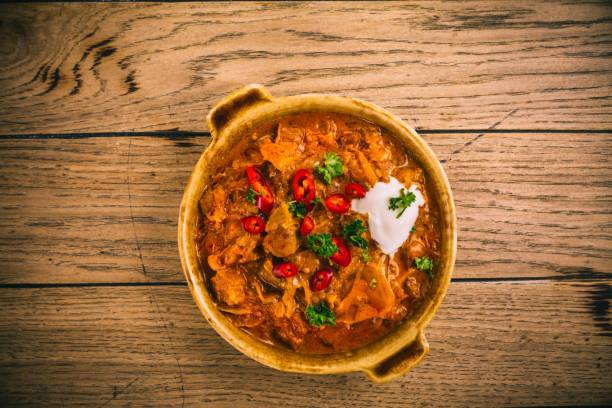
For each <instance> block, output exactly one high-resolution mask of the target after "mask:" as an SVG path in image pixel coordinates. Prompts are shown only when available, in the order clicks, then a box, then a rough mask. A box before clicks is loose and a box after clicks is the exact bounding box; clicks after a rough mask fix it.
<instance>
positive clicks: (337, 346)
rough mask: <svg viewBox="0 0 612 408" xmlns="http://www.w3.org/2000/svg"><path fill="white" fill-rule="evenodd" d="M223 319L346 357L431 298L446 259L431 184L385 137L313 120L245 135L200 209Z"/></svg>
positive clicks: (340, 118) (289, 121)
mask: <svg viewBox="0 0 612 408" xmlns="http://www.w3.org/2000/svg"><path fill="white" fill-rule="evenodd" d="M200 210H201V215H200V218H199V220H198V236H197V245H198V254H199V257H200V261H201V264H202V266H203V269H204V270H205V274H206V281H207V284H208V287H209V290H210V291H211V293H212V295H213V297H214V299H215V301H216V304H217V306H218V308H219V309H220V310H221V311H223V312H224V313H225V314H226V316H227V317H228V318H229V319H230V320H231V321H232V322H233V323H234V324H235V325H236V326H238V327H240V328H241V329H243V330H245V331H247V332H248V333H250V334H251V335H253V336H256V337H257V338H259V339H260V340H262V341H265V342H269V343H273V344H279V345H281V344H282V345H285V346H287V347H290V348H291V349H293V350H295V351H297V352H301V353H317V354H325V353H334V352H342V351H349V350H352V349H355V348H357V347H360V346H363V345H365V344H368V343H370V342H372V341H374V340H376V339H378V338H380V337H381V336H384V335H385V334H386V333H388V332H389V331H390V330H391V329H392V328H393V327H394V326H396V325H397V324H398V323H399V322H400V321H402V320H403V319H405V318H406V317H407V316H409V315H410V314H411V313H412V312H413V311H414V310H415V309H416V307H417V306H418V304H419V302H421V301H422V299H424V298H425V297H426V296H427V292H428V290H429V287H430V284H431V281H432V279H433V278H434V276H435V271H436V265H437V262H438V258H439V252H438V247H439V231H438V211H437V207H436V204H435V203H434V202H433V201H432V199H431V198H430V195H429V194H428V184H427V175H426V174H424V172H423V170H422V169H421V167H419V165H418V163H417V162H416V161H415V160H414V159H413V158H412V157H411V156H410V154H409V153H408V152H406V150H405V149H404V148H403V147H401V146H400V145H399V143H397V142H396V141H395V140H394V139H393V138H392V137H391V136H390V135H388V134H387V133H386V132H385V131H383V130H382V129H380V128H379V127H377V126H375V125H373V124H371V123H368V122H366V121H364V120H361V119H358V118H355V117H353V116H349V115H343V114H335V113H322V112H311V113H301V114H296V115H291V116H286V117H282V118H279V119H278V120H275V121H273V122H270V123H267V124H264V125H262V126H258V127H256V128H254V129H249V130H246V131H245V134H244V137H243V138H242V139H241V141H240V142H239V143H238V144H237V145H236V146H234V147H233V148H232V149H231V151H229V152H228V155H227V157H224V158H222V159H221V160H219V166H218V169H217V172H216V173H215V174H214V175H213V176H212V179H211V180H210V183H209V185H207V186H206V188H205V191H204V194H203V196H202V198H201V200H200Z"/></svg>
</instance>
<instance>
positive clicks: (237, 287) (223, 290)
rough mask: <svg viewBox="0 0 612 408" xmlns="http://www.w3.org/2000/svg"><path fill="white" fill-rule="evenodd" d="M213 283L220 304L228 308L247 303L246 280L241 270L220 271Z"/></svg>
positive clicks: (228, 269) (212, 280) (227, 269)
mask: <svg viewBox="0 0 612 408" xmlns="http://www.w3.org/2000/svg"><path fill="white" fill-rule="evenodd" d="M211 282H212V284H213V287H214V289H215V292H216V293H217V297H218V298H219V301H220V302H222V303H224V304H226V305H228V306H236V305H239V304H241V303H243V302H244V301H245V299H246V293H245V286H246V280H245V279H244V276H242V273H241V272H240V270H238V269H232V268H226V269H220V270H218V271H217V273H216V274H215V276H213V277H212V279H211Z"/></svg>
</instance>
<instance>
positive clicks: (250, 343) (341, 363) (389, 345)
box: [178, 85, 457, 382]
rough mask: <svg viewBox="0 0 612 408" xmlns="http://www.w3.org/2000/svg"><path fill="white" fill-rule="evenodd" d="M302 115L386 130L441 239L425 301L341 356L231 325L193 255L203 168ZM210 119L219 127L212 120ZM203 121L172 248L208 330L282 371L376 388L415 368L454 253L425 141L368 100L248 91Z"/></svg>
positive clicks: (449, 200) (438, 172)
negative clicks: (416, 168)
mask: <svg viewBox="0 0 612 408" xmlns="http://www.w3.org/2000/svg"><path fill="white" fill-rule="evenodd" d="M220 111H222V113H223V114H222V115H221V114H219V112H220ZM308 111H325V112H336V113H345V114H349V115H353V116H355V117H357V118H361V119H364V120H367V121H369V122H372V123H374V124H376V125H378V126H380V127H382V128H384V129H386V130H387V131H388V133H389V134H390V135H392V137H394V138H395V139H396V140H398V141H399V143H401V144H402V146H404V148H406V149H407V150H408V151H409V152H410V154H411V155H412V156H413V157H415V158H416V160H417V161H418V162H419V164H420V165H421V166H422V167H423V169H424V171H425V172H426V174H427V175H428V179H429V180H428V181H429V183H431V184H432V186H433V187H434V188H433V192H434V193H435V194H434V195H435V200H436V202H437V204H438V206H439V208H440V215H441V224H442V225H441V233H442V239H443V240H442V241H441V242H442V245H441V256H440V264H439V266H438V270H437V273H436V277H435V278H434V283H433V285H432V287H431V288H430V292H429V293H428V296H427V297H426V298H425V299H424V300H423V301H422V302H421V303H420V304H419V306H418V307H417V310H416V311H415V312H414V313H413V314H412V315H410V316H408V317H407V318H405V319H404V320H403V321H402V322H401V323H399V324H398V325H397V326H396V327H395V328H394V329H393V330H392V331H391V332H390V333H388V334H387V335H385V336H383V337H382V338H380V339H378V340H376V341H374V342H373V343H370V344H368V345H365V346H363V347H360V348H358V349H355V350H353V351H350V352H344V353H334V354H325V355H311V354H300V353H296V352H294V351H292V350H290V349H288V348H281V347H279V346H274V345H270V344H266V343H264V342H262V341H260V340H258V339H256V338H255V337H252V336H251V335H249V334H248V333H246V332H244V331H243V330H241V329H239V328H238V327H236V326H234V325H233V324H232V323H231V322H230V321H229V319H227V318H226V317H225V316H224V315H223V313H222V312H221V311H220V310H219V309H218V308H217V307H216V305H215V304H214V302H213V300H212V298H211V296H210V294H209V293H208V289H207V287H206V282H205V277H204V273H203V271H202V269H201V265H200V263H199V259H198V257H197V253H196V252H197V251H196V250H195V236H196V235H195V228H196V225H195V220H196V218H197V215H198V202H199V199H200V197H201V194H202V192H203V189H204V185H205V181H206V179H207V178H208V174H207V170H210V168H213V167H214V162H215V161H216V160H220V158H219V156H220V155H219V152H222V151H223V150H224V149H225V148H228V147H230V146H231V145H232V144H233V143H232V142H233V141H234V140H236V139H237V138H238V135H239V134H243V133H244V132H245V131H248V129H250V128H252V127H254V126H256V125H257V124H259V123H262V122H267V121H269V120H272V119H273V118H277V117H279V116H285V115H289V114H292V113H298V112H308ZM215 114H217V115H218V117H219V118H221V119H222V120H223V122H219V121H215V119H216V118H215ZM207 120H208V125H209V129H210V131H211V134H212V141H211V143H210V145H209V146H208V147H207V148H206V149H205V150H204V152H203V153H202V155H201V156H200V158H199V160H198V162H197V164H196V166H195V167H194V170H193V172H192V174H191V177H190V179H189V182H188V184H187V186H186V188H185V192H184V195H183V199H182V202H181V207H180V212H179V223H178V244H179V254H180V259H181V265H182V269H183V272H184V274H185V277H186V280H187V282H188V285H189V289H190V291H191V294H192V296H193V298H194V301H195V302H196V304H197V306H198V308H199V309H200V311H201V313H202V314H203V315H204V317H205V318H206V320H207V321H208V322H209V323H210V325H211V326H212V327H213V328H214V329H215V331H217V333H219V334H220V335H221V336H222V337H223V338H224V339H225V340H226V341H227V342H228V343H230V344H231V345H232V346H234V347H235V348H236V349H238V350H239V351H241V352H242V353H243V354H245V355H247V356H249V357H251V358H252V359H254V360H256V361H258V362H260V363H262V364H264V365H267V366H269V367H272V368H276V369H279V370H282V371H291V372H300V373H316V374H325V373H341V372H349V371H357V370H361V371H364V372H366V373H367V374H368V375H369V376H370V378H371V379H372V380H374V381H379V382H382V381H387V380H389V379H391V378H395V377H397V376H398V375H401V374H402V373H403V372H405V371H406V370H408V369H409V368H411V367H412V366H413V365H415V364H417V363H418V362H419V361H420V360H421V359H422V358H423V357H424V356H425V354H426V353H427V351H428V344H427V341H426V340H425V338H424V336H423V330H424V329H425V327H426V326H427V324H428V323H429V321H430V320H431V318H432V317H433V315H434V314H435V312H436V310H437V309H438V307H439V306H440V304H441V302H442V300H443V298H444V295H445V293H446V290H447V288H448V285H449V283H450V279H451V275H452V270H453V267H454V263H455V257H456V248H457V233H456V229H457V227H456V224H457V223H456V213H455V205H454V200H453V196H452V192H451V189H450V185H449V183H448V179H447V177H446V174H445V172H444V170H443V168H442V166H441V164H440V162H439V161H438V159H437V157H436V156H435V154H434V153H433V151H432V150H431V149H430V148H429V146H428V145H427V144H426V143H425V141H424V140H423V139H422V138H421V137H420V136H419V135H418V134H417V132H416V131H415V130H414V129H412V128H411V127H410V126H408V125H407V124H405V123H404V122H403V121H402V120H401V119H400V118H398V117H397V116H395V115H393V114H391V113H390V112H388V111H386V110H384V109H382V108H380V107H378V106H376V105H374V104H371V103H369V102H366V101H362V100H359V99H354V98H350V97H342V96H336V95H329V94H301V95H294V96H285V97H278V98H274V97H272V96H271V95H270V94H269V93H268V92H267V90H266V89H265V88H263V87H262V86H260V85H249V86H246V87H244V88H241V89H239V90H238V91H236V92H234V93H232V94H230V95H229V96H228V97H226V98H224V99H223V100H222V101H220V102H219V103H218V104H217V105H216V106H215V107H214V108H213V109H212V110H211V112H210V114H209V115H208V118H207ZM413 349H414V350H417V352H415V351H414V350H413ZM411 350H412V351H411ZM409 351H410V352H409ZM381 367H382V368H381Z"/></svg>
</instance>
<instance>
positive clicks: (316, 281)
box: [308, 269, 334, 292]
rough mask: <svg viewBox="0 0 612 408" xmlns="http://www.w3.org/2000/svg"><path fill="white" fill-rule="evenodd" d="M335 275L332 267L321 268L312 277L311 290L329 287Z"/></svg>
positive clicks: (316, 290)
mask: <svg viewBox="0 0 612 408" xmlns="http://www.w3.org/2000/svg"><path fill="white" fill-rule="evenodd" d="M333 277H334V273H333V272H332V270H331V269H320V270H318V271H316V272H315V274H314V275H312V276H311V277H310V280H309V281H308V283H309V285H308V286H310V290H312V291H313V292H320V291H322V290H325V289H327V287H328V286H329V284H330V283H331V281H332V278H333Z"/></svg>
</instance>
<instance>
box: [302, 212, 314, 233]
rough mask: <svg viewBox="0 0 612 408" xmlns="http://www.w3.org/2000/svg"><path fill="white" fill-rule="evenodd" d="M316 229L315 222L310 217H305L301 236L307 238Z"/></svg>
mask: <svg viewBox="0 0 612 408" xmlns="http://www.w3.org/2000/svg"><path fill="white" fill-rule="evenodd" d="M314 227H315V222H314V220H313V219H312V217H310V216H309V215H307V216H305V217H304V219H303V220H302V225H300V235H301V236H303V237H305V236H306V235H308V234H310V233H311V232H312V230H313V229H314Z"/></svg>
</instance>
